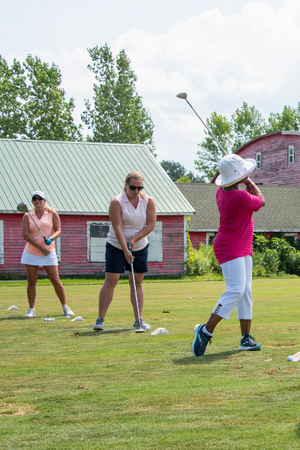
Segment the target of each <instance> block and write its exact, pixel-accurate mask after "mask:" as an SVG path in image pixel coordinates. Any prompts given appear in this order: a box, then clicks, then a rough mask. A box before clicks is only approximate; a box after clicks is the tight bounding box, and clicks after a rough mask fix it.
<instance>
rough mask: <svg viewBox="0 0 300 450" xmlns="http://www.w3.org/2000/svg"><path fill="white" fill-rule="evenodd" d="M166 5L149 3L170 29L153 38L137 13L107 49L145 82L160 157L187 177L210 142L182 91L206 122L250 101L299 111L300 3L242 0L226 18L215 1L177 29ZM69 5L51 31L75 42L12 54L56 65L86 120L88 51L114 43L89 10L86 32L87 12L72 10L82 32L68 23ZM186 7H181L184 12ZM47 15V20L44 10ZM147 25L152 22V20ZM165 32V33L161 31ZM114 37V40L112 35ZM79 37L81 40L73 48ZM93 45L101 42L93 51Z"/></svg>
mask: <svg viewBox="0 0 300 450" xmlns="http://www.w3.org/2000/svg"><path fill="white" fill-rule="evenodd" d="M78 1H79V0H76V2H78ZM50 3H51V8H52V9H51V8H50V7H48V9H49V15H50V16H51V17H52V19H53V22H54V19H55V15H56V13H57V9H53V8H54V5H55V7H56V8H58V5H59V3H60V2H59V3H58V0H55V1H53V0H52V2H50ZM165 3H166V2H165V1H163V2H162V3H161V2H159V3H156V4H155V5H154V6H153V3H151V5H150V2H147V7H149V8H150V6H151V8H152V6H153V7H155V8H157V13H156V16H157V17H159V18H160V23H162V21H163V20H165V19H164V17H167V19H168V20H167V19H166V23H167V24H168V26H167V27H166V28H165V29H164V30H163V32H157V31H156V29H155V31H153V30H154V28H152V32H150V31H149V30H151V27H150V26H149V27H148V26H145V25H144V26H143V23H142V20H141V19H140V20H135V24H134V25H132V21H129V19H130V18H131V19H133V18H134V17H133V16H132V14H130V17H127V16H126V17H127V19H128V21H129V22H128V23H130V29H128V30H127V31H126V32H124V33H122V31H119V30H120V24H121V22H120V17H119V18H118V20H119V21H118V22H117V23H118V27H119V28H118V27H116V29H115V30H114V36H115V38H114V39H111V40H110V41H108V43H109V42H111V44H110V45H111V48H112V51H113V54H114V56H116V55H117V53H118V52H119V51H120V50H122V49H125V51H126V53H127V55H128V56H129V58H130V60H131V63H132V69H133V70H134V72H135V73H136V75H137V77H138V82H137V90H138V93H139V94H140V95H141V96H142V97H143V103H144V106H145V107H147V108H149V109H150V112H151V115H152V118H153V121H154V123H155V135H154V137H155V141H156V146H157V153H158V159H159V160H162V159H173V160H175V161H178V162H180V163H181V164H183V165H184V166H185V167H186V168H187V169H188V170H194V163H193V161H194V159H197V155H196V153H197V150H198V147H197V143H199V142H201V140H202V139H203V138H204V135H205V134H204V127H203V125H202V124H201V123H200V121H199V119H198V118H197V117H196V116H195V114H194V113H193V111H191V110H190V108H189V107H188V105H187V104H186V103H185V102H184V101H182V100H179V99H177V98H176V94H177V93H179V92H182V91H186V92H187V93H188V98H189V101H190V102H191V104H192V105H193V107H194V108H195V109H196V110H197V112H198V113H199V114H200V116H201V117H202V119H203V120H205V119H206V117H209V116H210V114H211V113H212V112H213V111H217V112H218V113H220V114H222V115H226V116H227V117H228V118H229V117H230V115H231V114H232V113H233V112H234V111H235V110H236V109H237V108H239V107H240V106H241V105H242V103H243V101H246V102H247V103H249V104H250V105H255V107H256V108H257V109H258V110H259V111H260V112H261V113H262V114H263V115H264V116H265V117H267V116H268V115H269V114H270V112H281V111H282V108H283V106H284V105H286V104H287V105H291V106H296V105H297V103H298V101H300V92H299V85H298V84H299V83H298V76H299V69H300V60H299V58H298V43H299V42H300V25H299V24H300V2H299V0H265V1H251V0H249V1H248V2H247V1H246V0H243V1H242V0H239V2H238V3H239V4H243V6H241V7H239V8H237V7H236V8H235V9H234V8H231V9H230V12H226V10H225V7H224V8H223V5H224V2H217V1H216V0H215V1H213V2H211V4H214V5H215V4H216V3H217V4H218V6H219V7H213V6H210V3H208V4H207V5H208V6H207V10H206V11H203V7H202V8H200V7H199V13H196V14H195V13H194V14H193V15H192V16H191V17H190V18H187V17H188V15H187V14H186V11H185V16H184V19H183V20H181V21H180V20H178V15H177V16H176V20H174V23H173V24H171V23H170V14H169V15H168V16H160V15H159V13H160V12H161V11H162V8H163V7H164V10H165V13H167V12H169V11H170V8H169V4H168V5H166V4H165ZM190 3H193V4H194V2H190ZM229 3H231V4H233V3H235V2H233V1H232V2H229ZM69 4H71V2H70V0H65V1H64V8H63V9H62V11H61V15H60V17H59V19H58V22H57V24H56V25H55V24H54V23H53V28H52V32H53V30H56V28H57V29H59V30H60V31H61V26H62V23H65V26H66V30H65V32H66V35H67V34H69V36H68V38H67V37H66V38H65V40H62V41H61V44H60V45H59V46H56V47H52V46H51V45H50V44H49V45H44V44H43V50H42V51H41V50H40V48H39V46H38V43H37V44H36V47H34V46H33V45H31V49H30V48H29V49H28V51H27V53H26V54H22V55H21V56H20V55H17V54H13V53H12V52H9V55H3V56H4V57H6V56H9V58H8V59H10V58H11V60H12V58H13V57H15V58H16V59H19V60H24V58H25V57H26V55H27V54H28V53H32V54H33V55H38V56H39V57H41V59H42V60H45V61H47V62H49V63H51V62H52V61H54V62H55V63H56V64H57V65H58V66H59V67H60V69H61V71H62V76H63V78H62V79H63V87H64V88H65V90H66V94H67V97H68V98H69V97H74V99H75V104H76V106H77V107H76V109H75V117H76V120H77V121H79V118H80V113H81V112H82V110H83V108H84V98H89V99H92V96H93V89H92V88H93V82H94V77H93V74H92V73H91V72H90V71H89V70H88V69H87V64H89V63H90V57H89V55H88V52H87V50H86V47H87V46H90V47H91V46H94V45H97V44H98V45H104V43H105V40H104V41H103V39H102V38H99V39H96V37H97V35H96V34H95V30H97V26H96V23H95V20H94V18H92V20H91V26H90V28H91V30H92V31H91V34H90V35H88V34H87V23H86V20H87V16H88V14H87V11H85V12H84V13H82V14H83V16H82V17H83V19H84V20H83V21H82V22H83V30H84V33H83V34H81V28H80V26H79V24H80V20H79V17H78V15H77V16H76V20H75V11H76V8H75V9H74V11H73V14H74V20H75V22H74V23H75V24H76V26H74V24H73V27H71V25H70V26H68V19H67V17H65V16H64V14H67V12H68V9H69V8H68V6H69ZM79 4H80V3H78V5H79ZM88 4H89V5H90V6H91V5H92V1H91V0H89V3H88ZM180 4H181V3H180ZM136 5H141V4H140V3H136ZM167 6H168V8H167ZM179 6H180V5H179V4H177V3H176V7H177V8H179ZM141 9H142V7H141ZM150 11H151V14H154V15H155V11H152V9H149V14H150ZM193 11H195V9H193ZM201 11H203V12H201ZM142 12H143V11H142V10H141V13H142ZM38 13H39V15H42V14H43V11H42V10H41V11H38ZM108 16H109V17H110V14H109V11H107V14H106V16H105V17H103V16H99V19H100V18H101V20H102V22H101V23H102V25H103V23H104V22H103V21H105V23H107V26H108V27H109V28H112V27H113V25H114V24H113V22H109V21H108ZM64 17H65V18H64ZM143 17H144V14H143ZM174 17H175V16H174ZM32 20H33V21H34V19H32ZM143 20H144V22H145V18H144V19H143ZM96 22H97V21H96ZM7 23H8V22H7ZM72 23H73V22H72ZM122 23H123V25H122V26H123V27H122V29H125V28H124V20H123V22H122ZM29 24H30V25H31V23H30V22H28V23H27V26H29ZM32 26H33V27H34V26H35V27H40V26H41V24H40V22H38V23H35V24H34V23H33V24H32ZM51 27H52V22H51ZM159 28H160V30H162V29H163V27H162V26H161V25H160V26H159ZM146 30H147V31H146ZM0 31H1V28H0ZM2 31H3V32H5V31H6V33H7V35H8V34H9V33H10V28H7V26H6V28H5V30H4V29H3V30H2ZM107 32H109V33H111V30H110V29H109V30H108V31H107ZM54 33H55V31H54ZM74 33H75V34H76V36H75V35H74ZM4 34H5V33H4ZM70 35H71V36H73V35H74V42H75V43H74V44H73V46H72V44H71V39H70ZM79 35H82V36H84V37H85V39H86V41H85V40H84V39H83V38H82V40H81V41H82V44H80V45H79V44H78V41H79V39H78V36H79ZM99 36H100V35H99ZM41 37H43V38H45V36H41ZM95 39H96V40H95ZM47 42H50V41H47ZM86 42H89V43H91V42H93V44H89V45H87V44H86Z"/></svg>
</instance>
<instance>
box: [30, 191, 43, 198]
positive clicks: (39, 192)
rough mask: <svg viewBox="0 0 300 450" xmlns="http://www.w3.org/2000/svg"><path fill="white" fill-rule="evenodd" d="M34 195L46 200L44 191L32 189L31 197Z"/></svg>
mask: <svg viewBox="0 0 300 450" xmlns="http://www.w3.org/2000/svg"><path fill="white" fill-rule="evenodd" d="M35 195H39V196H40V197H41V198H44V199H45V200H46V196H45V194H44V192H42V191H34V192H33V193H32V194H31V198H32V197H34V196H35Z"/></svg>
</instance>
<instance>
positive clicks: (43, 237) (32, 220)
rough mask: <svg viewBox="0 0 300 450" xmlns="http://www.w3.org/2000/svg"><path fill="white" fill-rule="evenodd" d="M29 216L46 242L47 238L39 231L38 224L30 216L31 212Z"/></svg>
mask: <svg viewBox="0 0 300 450" xmlns="http://www.w3.org/2000/svg"><path fill="white" fill-rule="evenodd" d="M28 215H29V217H30V218H31V219H32V222H33V223H34V225H35V226H36V227H37V229H38V230H39V232H40V233H41V235H42V237H43V239H44V241H45V242H46V238H45V236H44V235H43V233H42V232H41V230H40V229H39V226H38V224H37V223H36V221H35V220H34V218H33V217H32V216H31V215H30V214H29V212H28Z"/></svg>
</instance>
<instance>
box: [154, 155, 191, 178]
mask: <svg viewBox="0 0 300 450" xmlns="http://www.w3.org/2000/svg"><path fill="white" fill-rule="evenodd" d="M160 165H161V167H162V168H163V169H164V171H165V172H167V174H168V175H169V177H170V178H171V180H172V181H177V180H178V179H179V178H181V177H183V176H184V175H185V173H186V169H185V167H184V166H183V165H181V164H180V163H179V162H174V161H167V160H165V159H163V160H162V161H161V163H160Z"/></svg>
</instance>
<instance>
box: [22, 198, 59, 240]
mask: <svg viewBox="0 0 300 450" xmlns="http://www.w3.org/2000/svg"><path fill="white" fill-rule="evenodd" d="M17 210H18V211H20V212H23V213H28V215H29V216H30V218H31V219H32V221H33V223H34V224H35V226H36V227H37V229H38V230H39V232H40V233H41V235H42V237H43V239H44V242H45V244H46V245H50V244H51V242H52V239H51V238H45V236H44V235H43V233H42V232H41V230H40V229H39V227H38V225H37V223H36V222H35V220H34V218H33V217H32V216H31V215H30V214H29V210H28V206H27V205H26V203H25V202H21V203H19V204H18V206H17Z"/></svg>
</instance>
